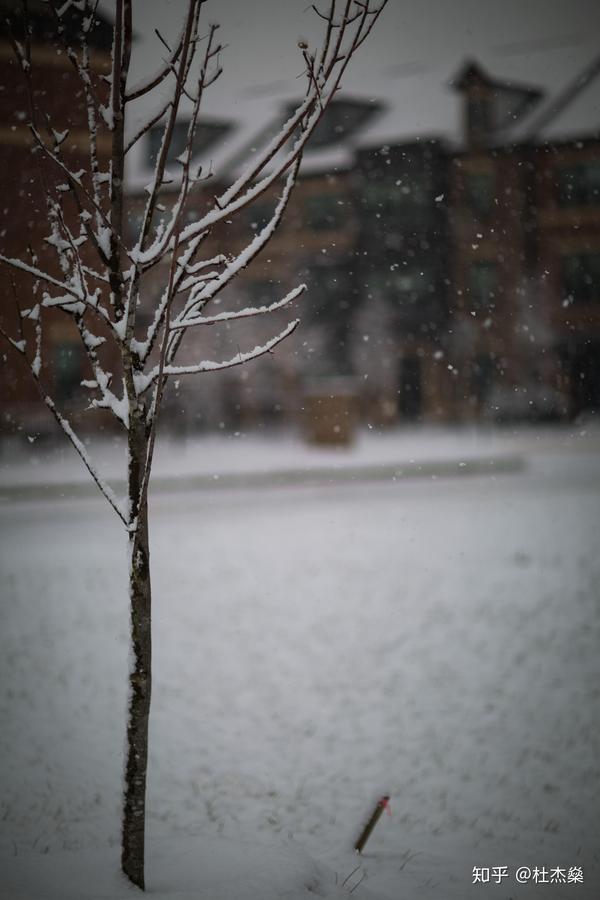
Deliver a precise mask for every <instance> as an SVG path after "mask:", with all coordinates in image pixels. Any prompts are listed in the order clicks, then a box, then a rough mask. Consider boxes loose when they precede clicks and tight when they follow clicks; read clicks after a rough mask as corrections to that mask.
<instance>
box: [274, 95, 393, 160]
mask: <svg viewBox="0 0 600 900" xmlns="http://www.w3.org/2000/svg"><path fill="white" fill-rule="evenodd" d="M296 108H297V107H296V105H294V106H291V105H290V106H289V107H288V108H287V110H286V114H285V118H286V120H287V119H288V118H289V117H290V116H291V115H292V114H293V113H294V112H295V111H296ZM380 109H381V107H380V106H379V104H377V103H362V102H359V101H355V100H333V101H332V102H331V103H329V105H328V107H327V109H326V110H325V112H324V113H323V117H322V118H321V120H320V121H319V123H318V125H317V126H316V127H315V130H314V131H313V133H312V134H311V136H310V142H309V144H308V147H309V149H310V150H316V149H318V148H319V147H328V146H329V145H330V144H336V143H338V141H342V140H344V139H345V138H347V137H348V136H349V135H351V134H353V133H354V132H355V131H357V130H358V129H359V128H361V127H362V126H363V125H364V124H366V123H367V122H368V121H369V119H370V118H371V117H372V116H373V115H374V114H375V113H377V112H379V110H380Z"/></svg>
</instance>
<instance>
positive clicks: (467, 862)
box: [0, 429, 600, 900]
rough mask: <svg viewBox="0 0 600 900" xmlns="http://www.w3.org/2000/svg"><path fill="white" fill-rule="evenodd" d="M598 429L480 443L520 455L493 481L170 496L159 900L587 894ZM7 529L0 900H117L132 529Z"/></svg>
mask: <svg viewBox="0 0 600 900" xmlns="http://www.w3.org/2000/svg"><path fill="white" fill-rule="evenodd" d="M581 431H583V432H584V433H583V434H582V433H581ZM581 431H577V430H575V431H572V430H567V429H565V430H556V429H552V430H546V431H543V432H538V433H536V432H534V431H532V430H526V431H524V432H521V433H520V434H512V435H510V436H508V435H507V434H504V435H495V434H491V433H490V434H489V435H488V437H489V440H490V441H492V442H493V443H494V446H495V447H496V448H498V447H499V446H501V447H504V448H505V449H507V448H508V446H509V444H510V448H509V449H510V452H511V453H516V454H519V455H521V456H522V457H523V458H524V459H525V461H526V467H525V468H523V469H522V470H519V471H514V472H506V473H502V474H495V475H485V476H484V475H471V476H470V477H468V478H459V477H453V478H435V477H429V478H426V479H422V480H414V481H406V480H404V481H403V480H396V481H394V480H392V479H389V480H383V481H380V482H373V483H367V482H360V481H357V482H356V483H353V484H346V483H333V484H331V485H328V486H326V487H325V486H315V485H288V486H283V487H282V486H262V487H261V488H260V489H258V488H252V489H250V488H248V489H242V488H236V489H232V490H193V489H191V488H190V490H188V491H187V492H186V493H173V494H170V493H160V494H157V495H156V496H155V498H154V500H153V504H152V515H153V527H152V553H153V566H154V610H155V611H154V635H155V645H154V646H155V670H154V694H153V710H152V724H151V760H150V770H149V779H150V780H149V798H148V799H149V822H148V832H149V845H150V861H149V887H150V889H151V896H154V897H156V898H157V900H166V898H169V900H171V898H173V900H183V898H186V900H187V898H190V900H191V898H192V897H194V898H206V900H209V898H210V900H276V898H283V897H290V898H293V900H295V898H300V897H310V896H315V894H316V895H320V896H331V897H336V896H339V897H341V896H347V895H348V892H349V891H350V890H352V888H354V886H355V885H356V884H357V883H358V880H359V879H361V878H362V879H363V880H362V882H361V884H360V885H359V886H358V887H357V888H356V890H354V892H353V894H352V896H353V897H356V898H361V897H362V898H365V900H366V898H369V897H370V898H376V897H378V898H386V900H403V898H406V900H414V898H426V900H464V898H465V897H474V898H477V900H479V898H487V897H490V896H495V897H498V898H500V897H501V898H503V900H507V898H513V900H528V898H538V897H539V898H542V897H543V898H551V900H557V898H560V900H562V898H563V897H565V898H569V900H570V898H572V897H573V898H580V900H582V898H586V900H587V898H592V897H594V898H595V897H597V896H598V895H599V893H600V854H599V851H598V848H597V836H598V834H599V833H600V803H599V800H600V797H599V785H600V777H599V776H600V763H599V759H600V753H599V750H600V747H599V746H598V745H599V737H598V736H599V734H600V731H599V728H598V725H599V724H600V722H599V720H600V687H599V686H600V654H598V639H599V637H600V590H599V586H600V558H599V555H598V550H597V534H598V525H599V522H600V504H599V502H598V501H599V499H600V477H599V476H600V458H599V456H598V448H599V447H600V440H599V435H598V432H597V431H593V430H590V429H582V430H581ZM465 435H466V443H467V444H470V443H472V435H469V434H467V433H465V432H462V433H457V434H456V435H455V436H454V437H453V438H451V436H449V435H447V438H446V439H447V443H446V447H447V448H449V447H450V445H451V444H452V442H453V441H454V446H455V450H456V453H457V454H458V457H457V458H462V457H463V456H465V454H466V452H467V450H468V449H469V448H468V446H462V447H461V436H462V439H463V444H464V441H465ZM434 437H435V435H432V436H431V439H433V438H434ZM438 437H439V435H438ZM509 438H510V439H509ZM249 440H250V439H249ZM394 440H395V450H394V454H395V456H394V458H395V459H408V458H423V459H426V458H427V459H431V458H434V457H433V456H432V454H435V453H438V454H439V453H440V447H439V445H438V446H434V445H432V444H431V440H429V439H428V437H427V433H416V434H414V435H411V434H410V433H408V432H397V433H396V434H395V437H394V436H390V437H389V438H386V441H387V442H388V444H389V447H388V449H386V450H385V453H384V451H383V449H381V448H379V449H377V450H376V449H375V444H373V443H372V442H371V444H370V447H371V449H370V450H369V454H370V456H371V458H372V464H373V465H377V458H379V459H383V458H384V457H386V454H388V450H389V457H390V458H392V456H393V455H394V454H393V453H392V449H391V445H392V443H393V442H394ZM436 440H437V439H436ZM231 443H232V442H228V441H225V440H224V441H222V442H221V445H222V454H221V456H220V457H219V456H218V453H217V449H216V448H217V443H216V441H215V442H214V446H215V457H214V459H221V461H222V460H224V459H225V457H226V454H227V452H228V451H227V447H229V446H230V445H231ZM411 443H412V446H409V445H411ZM246 446H247V447H248V446H249V445H248V444H247V445H246ZM417 451H418V452H417ZM271 452H272V454H273V457H274V456H275V455H276V447H274V448H272V450H271ZM294 452H295V453H297V454H298V458H300V457H303V458H304V459H306V456H307V453H308V451H304V450H301V449H297V450H295V451H294ZM353 452H354V451H353ZM413 452H414V453H415V454H417V456H413ZM480 452H481V451H480ZM486 452H487V450H486ZM494 452H496V451H494ZM507 452H508V449H507ZM378 453H380V456H379V457H377V454H378ZM330 458H331V457H330ZM439 458H441V457H439ZM247 459H248V458H247ZM262 464H264V462H263V463H262ZM294 465H296V462H295V463H294ZM21 466H22V467H24V466H25V464H24V463H23V464H21ZM246 466H247V467H250V463H249V462H248V461H247V463H246ZM9 468H10V467H9ZM7 477H8V476H7ZM0 521H1V527H2V547H1V555H2V570H1V571H2V574H1V584H2V594H3V598H4V601H3V603H2V606H1V607H0V642H1V646H0V718H1V723H2V724H1V728H0V758H1V759H2V760H3V763H2V767H1V772H0V803H1V805H0V897H1V898H2V900H25V898H26V900H45V898H48V900H54V898H57V900H58V898H69V897H72V898H73V900H75V898H77V900H80V898H81V900H83V898H92V897H106V898H111V900H117V898H118V900H125V898H129V897H131V896H134V895H135V892H133V891H132V889H130V888H129V886H127V885H124V884H123V882H122V881H121V879H120V876H119V875H118V873H117V863H118V848H117V846H116V845H117V843H118V831H119V822H118V817H119V799H120V798H119V791H120V783H121V764H122V751H123V734H124V712H125V678H126V671H127V604H126V585H125V549H124V538H123V535H122V533H121V531H120V530H119V526H118V522H117V521H116V519H115V520H113V518H111V514H110V511H109V510H108V509H105V508H104V506H103V505H102V502H101V500H100V499H97V500H96V499H94V498H82V499H68V500H61V499H60V498H59V497H52V498H49V499H47V500H45V501H43V502H36V503H34V502H31V501H29V502H19V501H18V500H16V499H9V500H5V501H4V503H3V504H2V505H0ZM383 792H389V793H390V794H391V807H392V816H391V817H387V816H384V817H383V819H382V820H381V822H380V823H379V824H378V826H377V829H376V830H375V832H374V834H373V836H372V838H371V840H370V841H369V843H368V845H367V847H366V849H365V853H364V855H363V856H362V857H359V858H357V857H355V856H354V854H353V853H352V850H351V847H352V843H353V840H354V838H355V837H356V834H357V831H358V830H359V829H360V826H361V824H362V822H363V821H364V819H365V817H366V816H368V814H369V812H370V808H371V805H372V803H373V801H374V799H376V798H377V796H378V795H379V794H381V793H383ZM356 866H360V868H359V869H358V871H356V872H355V873H354V874H351V873H352V872H353V870H354V869H355V867H356ZM474 866H480V867H492V866H508V869H509V877H508V878H507V879H506V880H504V881H503V883H502V885H501V886H498V885H493V884H484V885H479V884H477V885H473V884H472V869H473V867H474ZM518 866H529V867H530V868H531V869H532V870H533V869H534V867H535V866H538V867H539V868H542V867H546V869H550V868H552V867H557V866H558V867H563V868H565V869H566V870H568V869H569V868H571V867H582V869H583V875H584V883H583V884H578V883H570V884H534V883H533V881H530V882H529V884H526V885H519V884H517V883H516V881H515V870H516V868H517V867H518ZM2 873H3V874H2ZM348 876H350V877H349V879H348V881H347V882H346V884H345V885H343V884H342V883H343V882H344V880H345V879H346V878H347V877H348ZM541 877H543V876H541ZM194 879H196V883H195V884H194Z"/></svg>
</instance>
